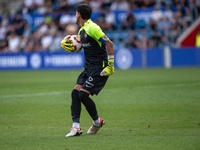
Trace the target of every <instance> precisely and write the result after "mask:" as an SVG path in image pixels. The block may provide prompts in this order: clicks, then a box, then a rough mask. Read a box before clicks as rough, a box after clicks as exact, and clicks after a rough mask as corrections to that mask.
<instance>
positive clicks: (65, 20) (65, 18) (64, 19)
mask: <svg viewBox="0 0 200 150" xmlns="http://www.w3.org/2000/svg"><path fill="white" fill-rule="evenodd" d="M75 22H76V17H75V16H71V15H70V14H69V13H68V12H67V11H64V13H63V15H62V16H61V17H60V22H59V25H60V27H61V29H62V30H64V29H65V27H66V26H67V25H68V24H69V23H75Z"/></svg>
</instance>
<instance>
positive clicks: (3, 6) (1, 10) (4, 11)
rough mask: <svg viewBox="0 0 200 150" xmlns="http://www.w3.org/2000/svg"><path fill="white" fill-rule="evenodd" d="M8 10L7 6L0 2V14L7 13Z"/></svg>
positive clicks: (8, 12)
mask: <svg viewBox="0 0 200 150" xmlns="http://www.w3.org/2000/svg"><path fill="white" fill-rule="evenodd" d="M9 14H10V11H9V9H8V8H7V5H6V3H1V8H0V15H9Z"/></svg>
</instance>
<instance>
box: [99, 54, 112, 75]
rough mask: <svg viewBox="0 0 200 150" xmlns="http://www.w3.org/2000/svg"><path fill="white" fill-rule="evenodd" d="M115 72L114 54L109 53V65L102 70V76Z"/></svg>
mask: <svg viewBox="0 0 200 150" xmlns="http://www.w3.org/2000/svg"><path fill="white" fill-rule="evenodd" d="M114 72H115V68H114V55H108V66H107V67H106V68H104V69H103V70H102V71H101V73H100V76H109V75H112V74H113V73H114Z"/></svg>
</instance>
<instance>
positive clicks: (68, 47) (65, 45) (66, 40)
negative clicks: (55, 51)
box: [61, 35, 74, 52]
mask: <svg viewBox="0 0 200 150" xmlns="http://www.w3.org/2000/svg"><path fill="white" fill-rule="evenodd" d="M70 36H71V35H67V36H66V37H65V38H64V39H63V40H62V41H61V47H62V48H63V49H64V50H66V51H68V52H71V51H73V50H74V47H73V46H72V45H73V43H72V40H70V39H69V38H70Z"/></svg>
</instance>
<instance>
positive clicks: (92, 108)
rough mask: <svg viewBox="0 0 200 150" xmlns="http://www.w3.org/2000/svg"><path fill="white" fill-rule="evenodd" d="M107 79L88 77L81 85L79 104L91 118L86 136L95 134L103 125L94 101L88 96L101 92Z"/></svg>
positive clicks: (103, 122)
mask: <svg viewBox="0 0 200 150" xmlns="http://www.w3.org/2000/svg"><path fill="white" fill-rule="evenodd" d="M107 79H108V77H101V76H94V77H92V76H90V77H89V78H88V79H87V80H86V82H85V83H84V84H83V86H82V88H81V89H80V92H79V98H80V100H81V102H82V103H83V104H84V106H85V107H86V109H87V111H88V113H89V114H90V116H91V118H92V119H93V125H92V126H91V127H90V129H89V130H88V132H87V133H88V134H95V133H97V131H98V130H99V129H100V128H101V127H102V126H103V125H104V124H105V121H104V120H103V119H101V118H99V116H98V113H97V109H96V105H95V103H94V101H93V100H92V99H91V98H90V97H89V95H90V94H91V95H93V94H96V95H98V93H99V92H100V91H101V90H102V88H103V87H104V86H105V83H106V82H107Z"/></svg>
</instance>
